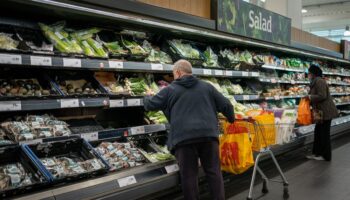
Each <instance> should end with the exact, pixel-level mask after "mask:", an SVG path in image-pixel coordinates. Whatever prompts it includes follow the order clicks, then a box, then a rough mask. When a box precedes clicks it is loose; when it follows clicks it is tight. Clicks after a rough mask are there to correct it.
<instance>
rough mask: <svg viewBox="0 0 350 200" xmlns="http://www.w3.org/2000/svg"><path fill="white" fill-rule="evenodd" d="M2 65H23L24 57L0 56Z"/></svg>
mask: <svg viewBox="0 0 350 200" xmlns="http://www.w3.org/2000/svg"><path fill="white" fill-rule="evenodd" d="M0 63H3V64H15V65H21V64H22V56H20V55H11V54H0Z"/></svg>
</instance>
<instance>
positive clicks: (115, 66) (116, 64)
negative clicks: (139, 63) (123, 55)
mask: <svg viewBox="0 0 350 200" xmlns="http://www.w3.org/2000/svg"><path fill="white" fill-rule="evenodd" d="M108 64H109V68H113V69H123V68H124V63H123V62H121V61H114V60H110V61H108Z"/></svg>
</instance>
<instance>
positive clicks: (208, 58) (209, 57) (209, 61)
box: [203, 47, 220, 68]
mask: <svg viewBox="0 0 350 200" xmlns="http://www.w3.org/2000/svg"><path fill="white" fill-rule="evenodd" d="M203 56H204V58H205V61H204V63H203V66H204V67H213V68H219V67H220V66H219V63H218V56H217V55H216V54H215V53H214V52H213V50H212V49H211V48H210V47H207V49H206V50H205V51H204V53H203Z"/></svg>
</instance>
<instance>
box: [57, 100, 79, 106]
mask: <svg viewBox="0 0 350 200" xmlns="http://www.w3.org/2000/svg"><path fill="white" fill-rule="evenodd" d="M75 107H79V100H78V99H61V108H75Z"/></svg>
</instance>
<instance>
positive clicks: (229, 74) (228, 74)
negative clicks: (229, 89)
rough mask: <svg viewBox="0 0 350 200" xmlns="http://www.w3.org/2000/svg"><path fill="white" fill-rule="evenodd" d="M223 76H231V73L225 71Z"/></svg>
mask: <svg viewBox="0 0 350 200" xmlns="http://www.w3.org/2000/svg"><path fill="white" fill-rule="evenodd" d="M225 75H226V76H233V72H232V71H225Z"/></svg>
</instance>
